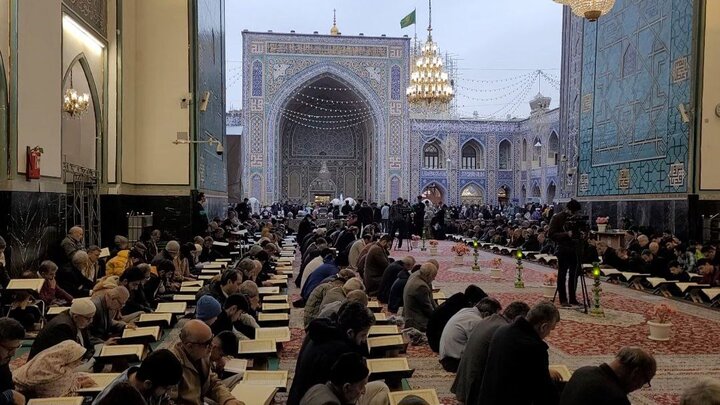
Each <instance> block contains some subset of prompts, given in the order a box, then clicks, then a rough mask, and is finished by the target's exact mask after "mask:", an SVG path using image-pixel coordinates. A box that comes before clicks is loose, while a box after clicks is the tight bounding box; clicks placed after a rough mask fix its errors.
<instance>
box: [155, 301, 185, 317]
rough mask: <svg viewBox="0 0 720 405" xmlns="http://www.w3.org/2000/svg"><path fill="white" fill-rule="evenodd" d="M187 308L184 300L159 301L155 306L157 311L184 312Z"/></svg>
mask: <svg viewBox="0 0 720 405" xmlns="http://www.w3.org/2000/svg"><path fill="white" fill-rule="evenodd" d="M185 310H187V303H186V302H161V303H159V304H158V305H157V308H155V312H157V313H169V314H184V313H185Z"/></svg>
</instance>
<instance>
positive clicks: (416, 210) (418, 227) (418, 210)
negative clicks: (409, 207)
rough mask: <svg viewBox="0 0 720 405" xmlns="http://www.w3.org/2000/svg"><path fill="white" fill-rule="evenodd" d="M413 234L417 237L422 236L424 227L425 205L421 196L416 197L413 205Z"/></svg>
mask: <svg viewBox="0 0 720 405" xmlns="http://www.w3.org/2000/svg"><path fill="white" fill-rule="evenodd" d="M413 224H414V227H413V232H414V233H415V235H417V236H422V234H423V228H424V227H425V203H423V200H422V196H418V197H417V202H416V203H415V204H414V205H413Z"/></svg>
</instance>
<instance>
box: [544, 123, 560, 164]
mask: <svg viewBox="0 0 720 405" xmlns="http://www.w3.org/2000/svg"><path fill="white" fill-rule="evenodd" d="M547 149H548V152H547V153H548V156H547V165H548V166H557V164H558V153H559V151H560V139H559V138H558V135H557V132H555V131H552V132H551V133H550V136H549V137H548V146H547Z"/></svg>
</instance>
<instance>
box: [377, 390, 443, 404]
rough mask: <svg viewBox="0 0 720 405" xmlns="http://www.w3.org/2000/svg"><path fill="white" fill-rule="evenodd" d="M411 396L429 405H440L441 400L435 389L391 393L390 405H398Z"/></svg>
mask: <svg viewBox="0 0 720 405" xmlns="http://www.w3.org/2000/svg"><path fill="white" fill-rule="evenodd" d="M410 395H414V396H416V397H420V398H422V399H424V400H425V402H427V403H428V404H429V405H440V399H438V396H437V392H436V391H435V390H434V389H424V390H408V391H394V392H391V393H389V394H388V396H389V397H390V405H397V404H399V403H400V401H402V400H403V398H405V397H407V396H410Z"/></svg>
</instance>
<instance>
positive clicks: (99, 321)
mask: <svg viewBox="0 0 720 405" xmlns="http://www.w3.org/2000/svg"><path fill="white" fill-rule="evenodd" d="M128 298H130V292H129V291H128V289H127V288H125V287H123V286H118V287H115V288H113V289H111V290H109V291H108V292H107V293H105V295H103V296H101V297H95V298H92V302H93V304H95V308H97V311H95V316H94V317H93V321H92V324H91V325H90V328H89V332H90V336H91V338H92V339H93V342H94V343H95V344H98V343H105V344H115V342H116V340H117V338H116V337H114V336H117V335H119V334H121V333H122V331H123V330H124V329H125V328H126V327H129V328H134V327H135V326H134V325H133V324H131V323H126V322H125V321H122V320H119V314H120V310H121V309H122V308H123V306H125V303H126V302H127V300H128Z"/></svg>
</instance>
